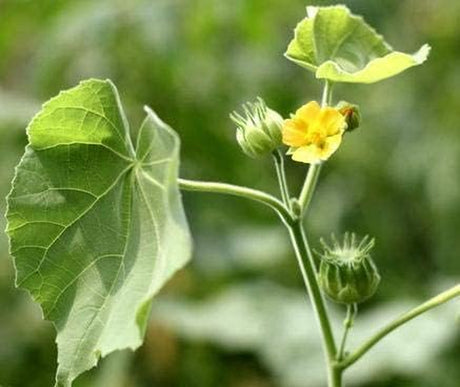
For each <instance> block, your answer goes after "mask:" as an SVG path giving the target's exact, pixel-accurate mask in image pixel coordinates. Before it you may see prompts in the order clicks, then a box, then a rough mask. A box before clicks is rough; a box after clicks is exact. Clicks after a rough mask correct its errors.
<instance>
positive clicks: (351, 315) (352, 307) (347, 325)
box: [337, 304, 358, 361]
mask: <svg viewBox="0 0 460 387" xmlns="http://www.w3.org/2000/svg"><path fill="white" fill-rule="evenodd" d="M357 313H358V305H357V304H349V305H347V317H345V321H344V322H343V325H344V328H343V336H342V340H341V342H340V347H339V351H338V353H337V361H341V360H342V359H343V356H344V354H345V348H346V345H347V338H348V334H349V333H350V330H351V328H352V327H353V324H354V322H355V318H356V314H357Z"/></svg>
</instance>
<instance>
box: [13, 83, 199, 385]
mask: <svg viewBox="0 0 460 387" xmlns="http://www.w3.org/2000/svg"><path fill="white" fill-rule="evenodd" d="M146 111H147V117H146V118H145V120H144V122H143V124H142V127H141V129H140V131H139V135H138V139H137V145H136V148H134V146H133V145H132V141H131V138H130V133H129V128H128V125H127V122H126V119H125V116H124V113H123V109H122V107H121V104H120V101H119V97H118V93H117V90H116V88H115V87H114V85H113V84H112V83H111V82H110V81H100V80H89V81H85V82H82V83H81V84H80V85H78V86H77V87H75V88H73V89H70V90H68V91H64V92H62V93H61V94H59V95H58V96H57V97H55V98H53V99H51V100H50V101H49V102H47V103H46V104H45V105H44V106H43V108H42V110H41V111H40V112H39V113H38V114H37V115H36V116H35V118H34V119H33V120H32V122H31V123H30V125H29V127H28V136H29V145H28V146H27V147H26V151H25V154H24V156H23V158H22V160H21V162H20V163H19V165H18V167H17V169H16V176H15V178H14V180H13V188H12V190H11V192H10V194H9V196H8V198H7V201H8V210H7V220H8V225H7V233H8V236H9V238H10V249H11V254H12V255H13V256H14V259H15V266H16V281H17V285H18V286H20V287H22V288H24V289H27V290H28V291H29V292H30V293H31V295H32V297H33V298H34V300H36V301H37V302H39V303H40V304H41V307H42V309H43V313H44V316H45V318H46V319H49V320H51V321H52V322H53V323H54V325H55V327H56V330H57V339H56V341H57V345H58V363H59V365H58V370H57V376H56V385H59V386H69V385H71V382H72V380H73V379H75V378H76V377H77V376H78V375H79V374H80V373H82V372H83V371H85V370H87V369H89V368H91V367H93V366H94V365H95V364H96V363H97V361H98V358H99V357H100V356H105V355H106V354H108V353H109V352H112V351H114V350H117V349H123V348H133V349H134V348H136V347H138V346H139V345H140V344H141V342H142V339H143V335H144V329H145V325H146V322H147V319H148V316H149V311H150V303H151V299H152V297H153V296H154V294H155V293H156V292H157V291H158V290H159V289H160V287H161V286H162V285H163V284H164V283H165V282H166V281H167V280H168V279H169V278H170V277H171V275H172V274H173V273H174V272H175V271H176V270H178V269H179V268H181V267H182V266H183V265H184V264H185V263H186V262H187V261H188V259H189V257H190V251H191V240H190V235H189V231H188V227H187V223H186V219H185V215H184V212H183V208H182V203H181V199H180V193H179V189H178V186H177V174H178V164H179V139H178V137H177V135H176V134H175V133H174V132H173V131H172V129H170V128H169V127H168V126H166V125H165V124H164V123H163V122H161V121H160V120H159V119H158V118H157V116H156V115H155V114H154V113H153V112H152V111H150V110H149V109H146Z"/></svg>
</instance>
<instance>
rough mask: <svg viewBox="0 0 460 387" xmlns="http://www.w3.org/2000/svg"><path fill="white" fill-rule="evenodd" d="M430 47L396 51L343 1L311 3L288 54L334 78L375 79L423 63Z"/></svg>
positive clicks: (310, 67) (319, 76)
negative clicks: (336, 2) (408, 51)
mask: <svg viewBox="0 0 460 387" xmlns="http://www.w3.org/2000/svg"><path fill="white" fill-rule="evenodd" d="M429 51H430V47H429V46H428V45H426V44H425V45H424V46H422V47H421V48H420V49H419V50H418V51H417V52H416V53H415V54H413V55H410V54H405V53H403V52H399V51H393V49H392V48H391V47H390V45H389V44H388V43H386V42H385V41H384V39H383V37H382V36H380V35H379V34H377V32H376V31H375V30H374V29H373V28H372V27H370V26H369V25H368V24H366V23H365V22H364V20H363V19H362V18H361V17H359V16H355V15H353V14H351V13H350V11H349V9H348V8H347V7H345V6H343V5H337V6H332V7H307V18H305V19H303V20H302V21H301V22H300V23H299V24H298V25H297V27H296V29H295V32H294V39H293V40H292V41H291V43H290V44H289V46H288V49H287V51H286V53H285V56H286V57H287V58H288V59H290V60H291V61H293V62H295V63H297V64H298V65H300V66H302V67H304V68H306V69H308V70H310V71H313V72H314V73H315V75H316V77H317V78H322V79H328V80H330V81H334V82H352V83H373V82H377V81H380V80H382V79H385V78H389V77H392V76H394V75H396V74H399V73H400V72H402V71H404V70H406V69H408V68H410V67H412V66H416V65H419V64H421V63H423V62H424V61H425V60H426V58H427V57H428V54H429Z"/></svg>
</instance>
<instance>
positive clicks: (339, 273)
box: [317, 233, 380, 304]
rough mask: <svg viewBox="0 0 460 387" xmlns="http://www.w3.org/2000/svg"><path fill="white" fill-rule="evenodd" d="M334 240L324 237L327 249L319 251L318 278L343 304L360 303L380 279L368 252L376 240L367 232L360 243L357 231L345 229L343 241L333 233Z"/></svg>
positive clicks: (326, 292)
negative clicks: (349, 231) (350, 232)
mask: <svg viewBox="0 0 460 387" xmlns="http://www.w3.org/2000/svg"><path fill="white" fill-rule="evenodd" d="M332 242H333V243H332V246H328V245H327V244H326V243H325V242H324V240H321V244H322V246H323V249H324V251H323V252H322V253H320V254H319V255H320V258H321V263H320V269H319V275H318V281H319V285H320V287H321V289H322V290H323V292H324V293H325V294H326V295H327V296H328V297H329V298H330V299H331V300H333V301H335V302H337V303H341V304H358V303H361V302H363V301H365V300H367V299H368V298H370V297H372V296H373V295H374V293H375V292H376V290H377V287H378V285H379V283H380V275H379V273H378V270H377V267H376V265H375V264H374V262H373V260H372V258H371V256H370V254H369V251H370V250H371V249H372V247H373V246H374V240H373V239H369V237H367V236H366V237H364V238H363V239H362V240H361V241H360V242H359V243H357V242H356V236H355V234H349V233H345V236H344V238H343V243H342V244H340V243H339V242H338V241H337V239H336V238H335V237H334V236H332ZM317 254H318V253H317Z"/></svg>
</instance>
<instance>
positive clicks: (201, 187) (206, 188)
mask: <svg viewBox="0 0 460 387" xmlns="http://www.w3.org/2000/svg"><path fill="white" fill-rule="evenodd" d="M178 182H179V187H180V188H181V189H183V190H185V191H201V192H213V193H221V194H227V195H233V196H239V197H242V198H246V199H251V200H255V201H257V202H259V203H263V204H265V205H266V206H268V207H270V208H271V209H273V210H275V212H276V213H277V214H278V215H279V216H280V217H281V219H282V220H283V222H284V223H291V222H292V220H293V219H292V215H291V213H290V212H289V210H288V209H287V208H286V206H285V205H284V204H283V203H282V202H280V201H279V200H278V199H277V198H275V197H274V196H272V195H270V194H267V193H265V192H262V191H259V190H256V189H252V188H247V187H241V186H239V185H233V184H226V183H216V182H210V181H195V180H187V179H178Z"/></svg>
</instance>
